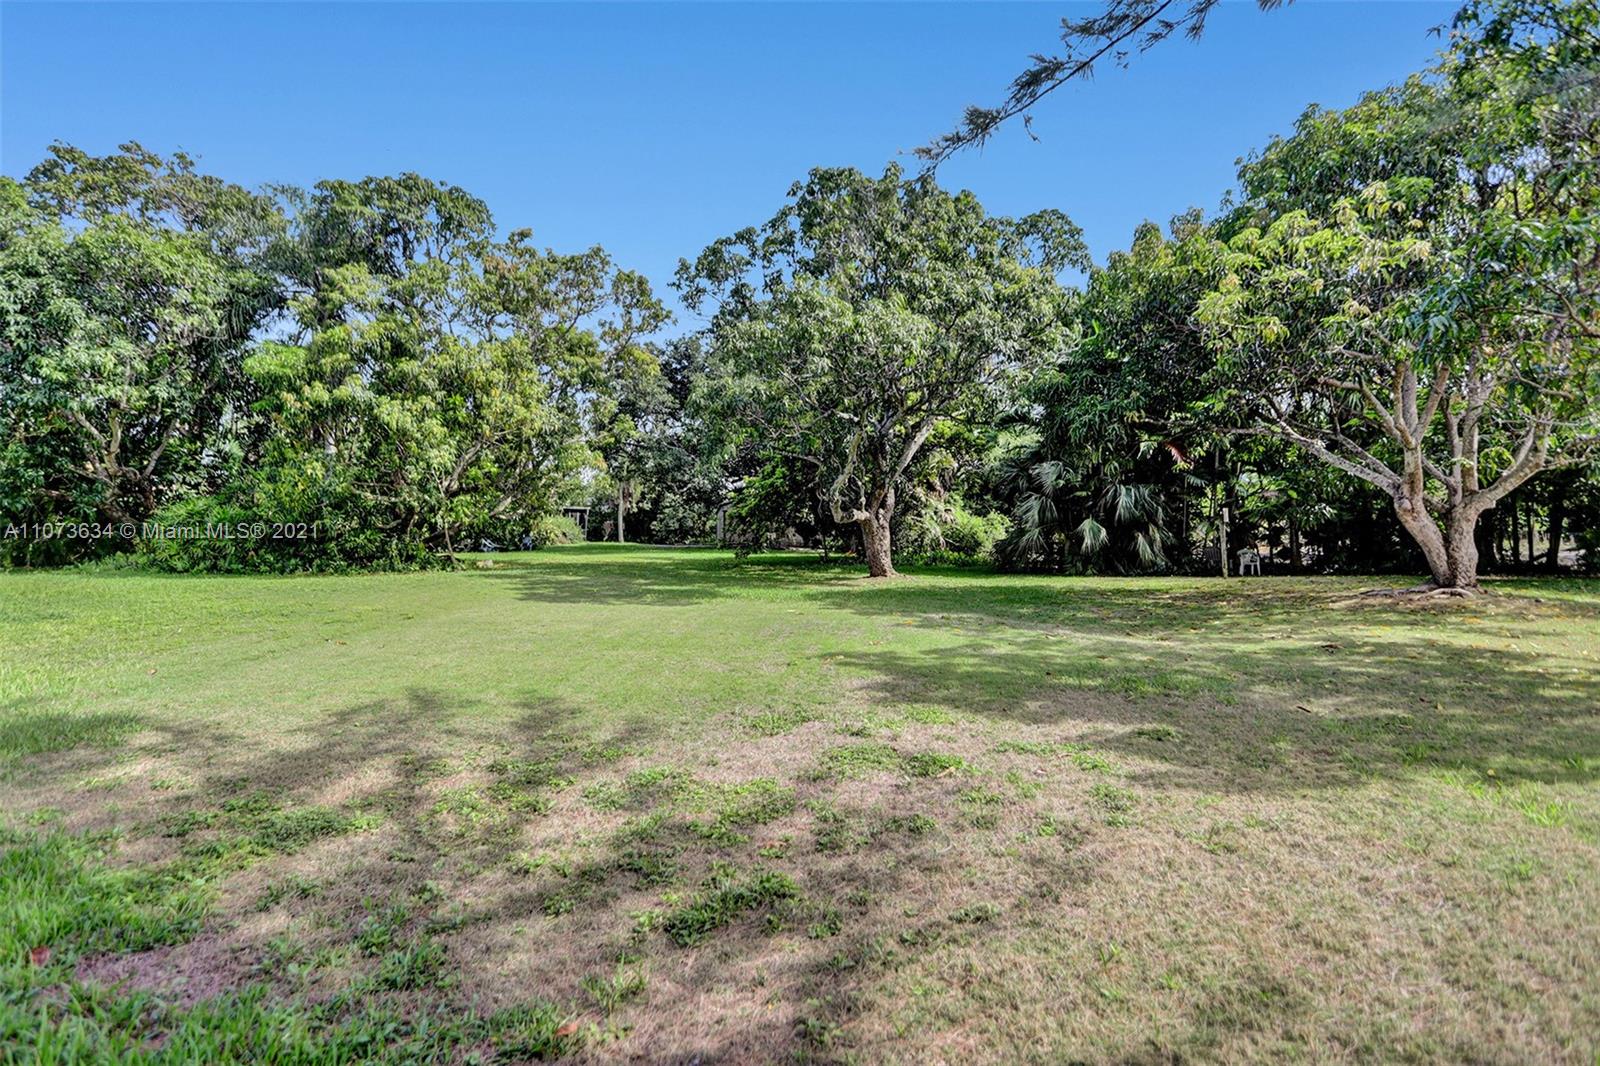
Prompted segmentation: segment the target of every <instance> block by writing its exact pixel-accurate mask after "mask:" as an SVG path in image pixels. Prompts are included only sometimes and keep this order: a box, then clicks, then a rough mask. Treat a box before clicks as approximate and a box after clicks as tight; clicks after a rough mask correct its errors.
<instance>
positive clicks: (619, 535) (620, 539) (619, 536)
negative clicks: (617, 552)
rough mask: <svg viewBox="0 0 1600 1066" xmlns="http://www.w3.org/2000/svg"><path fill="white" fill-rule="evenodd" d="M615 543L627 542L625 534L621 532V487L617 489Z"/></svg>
mask: <svg viewBox="0 0 1600 1066" xmlns="http://www.w3.org/2000/svg"><path fill="white" fill-rule="evenodd" d="M617 543H618V544H626V543H628V538H627V536H626V534H624V533H623V532H622V490H621V489H618V490H617Z"/></svg>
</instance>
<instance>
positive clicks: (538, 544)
mask: <svg viewBox="0 0 1600 1066" xmlns="http://www.w3.org/2000/svg"><path fill="white" fill-rule="evenodd" d="M528 537H529V539H530V540H531V541H532V547H535V548H547V547H549V546H550V545H552V544H581V543H583V542H584V541H585V540H587V539H588V537H587V535H586V534H585V533H584V531H583V530H582V529H580V528H578V523H576V522H574V521H573V520H572V519H570V518H568V517H567V516H566V515H564V514H546V515H540V516H539V517H538V518H536V519H534V523H533V528H532V529H530V530H529V531H528Z"/></svg>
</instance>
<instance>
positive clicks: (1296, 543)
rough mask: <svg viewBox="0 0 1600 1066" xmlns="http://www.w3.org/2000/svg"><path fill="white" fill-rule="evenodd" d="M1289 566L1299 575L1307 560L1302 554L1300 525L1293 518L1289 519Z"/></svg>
mask: <svg viewBox="0 0 1600 1066" xmlns="http://www.w3.org/2000/svg"><path fill="white" fill-rule="evenodd" d="M1289 565H1290V566H1292V567H1294V571H1295V573H1297V574H1298V573H1299V572H1300V571H1301V569H1302V568H1303V567H1304V566H1305V560H1304V558H1303V557H1302V555H1301V552H1300V523H1299V522H1296V521H1295V520H1294V519H1293V518H1291V519H1289Z"/></svg>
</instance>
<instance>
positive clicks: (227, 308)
mask: <svg viewBox="0 0 1600 1066" xmlns="http://www.w3.org/2000/svg"><path fill="white" fill-rule="evenodd" d="M282 231H283V219H282V217H281V215H280V214H279V213H278V211H277V208H276V206H275V205H274V204H273V202H272V201H271V200H270V199H269V198H267V197H265V196H261V195H258V194H255V193H251V192H249V191H247V190H245V189H242V188H240V187H238V186H236V185H231V184H229V183H227V182H224V181H221V180H219V179H217V178H215V177H211V176H209V175H205V174H202V173H200V172H199V171H197V170H196V169H195V166H194V163H193V161H192V160H191V159H189V158H188V157H187V156H184V155H182V154H178V155H174V156H172V157H170V158H166V157H162V156H158V155H156V154H154V153H152V152H149V151H147V150H146V149H144V148H143V147H141V146H140V145H138V144H126V145H123V146H122V147H121V149H119V150H118V151H117V152H115V153H112V154H110V155H106V156H93V155H90V154H88V153H86V152H83V151H81V150H79V149H76V148H73V147H71V146H68V145H63V144H58V145H55V146H53V147H52V148H51V150H50V155H49V158H47V159H46V160H45V161H44V162H43V163H41V164H40V165H39V166H38V167H36V168H34V170H33V171H31V172H30V173H29V174H28V176H27V177H26V178H25V179H24V180H23V181H20V182H18V181H13V180H11V179H0V505H3V507H4V512H5V513H6V514H7V516H8V517H11V518H12V519H14V520H23V521H31V522H60V521H66V522H91V523H93V522H102V523H124V522H129V521H132V522H139V521H142V520H143V519H144V518H146V517H148V516H149V515H150V514H151V513H152V512H153V511H154V510H155V509H156V508H157V507H158V506H160V505H161V504H162V503H164V502H165V501H167V500H168V499H170V498H172V497H173V496H174V495H176V494H180V493H182V492H184V491H194V490H195V489H196V488H203V487H204V486H205V485H206V483H207V481H208V480H209V479H210V477H211V476H212V474H213V473H214V472H215V470H216V469H217V468H216V464H215V463H214V461H213V460H214V459H215V457H216V445H217V440H218V435H219V433H220V432H221V431H222V428H223V426H224V424H225V422H226V420H227V419H228V417H229V416H230V414H231V413H233V412H235V411H236V410H237V408H238V404H239V400H240V391H239V390H240V385H241V365H242V361H243V358H244V352H245V349H246V347H247V345H248V343H249V340H250V338H251V336H252V334H253V332H254V331H255V330H256V329H257V328H258V327H259V326H260V325H261V324H262V323H263V322H264V321H265V320H266V318H267V316H268V315H269V314H270V313H271V312H272V311H273V310H274V309H275V308H276V307H277V306H279V305H280V303H281V296H280V294H279V291H278V288H277V286H276V279H275V278H274V276H273V273H272V268H271V265H270V254H269V253H270V250H271V249H272V248H273V247H274V246H275V243H276V241H277V239H278V237H279V236H280V235H281V233H282Z"/></svg>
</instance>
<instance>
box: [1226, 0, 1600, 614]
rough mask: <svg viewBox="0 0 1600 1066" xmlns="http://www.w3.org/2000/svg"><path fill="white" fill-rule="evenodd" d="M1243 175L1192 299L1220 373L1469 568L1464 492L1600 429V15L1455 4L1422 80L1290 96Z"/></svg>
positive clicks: (1481, 489)
mask: <svg viewBox="0 0 1600 1066" xmlns="http://www.w3.org/2000/svg"><path fill="white" fill-rule="evenodd" d="M1391 142H1392V143H1391ZM1386 145H1387V147H1384V146H1386ZM1363 146H1366V147H1367V149H1368V150H1367V151H1365V152H1363V151H1362V148H1363ZM1352 153H1355V154H1356V156H1358V157H1359V158H1352ZM1397 161H1404V163H1405V165H1399V166H1397V165H1396V163H1397ZM1379 167H1381V168H1382V169H1381V170H1379V169H1377V168H1379ZM1243 177H1244V185H1245V191H1246V193H1247V195H1248V199H1247V202H1246V204H1245V205H1244V206H1245V211H1246V214H1247V215H1248V216H1249V218H1248V221H1247V223H1246V224H1244V225H1243V227H1242V228H1240V229H1239V230H1238V232H1237V233H1235V234H1234V235H1233V236H1232V238H1231V239H1230V240H1229V241H1228V243H1227V248H1226V252H1225V253H1224V258H1225V276H1224V278H1223V280H1222V282H1221V283H1220V284H1219V285H1218V287H1217V288H1216V289H1215V290H1214V291H1213V292H1212V293H1211V294H1210V295H1209V296H1207V297H1206V299H1205V300H1204V301H1203V302H1202V306H1201V309H1200V312H1199V318H1200V320H1201V321H1202V322H1203V323H1204V325H1205V326H1206V328H1207V329H1208V331H1209V334H1210V337H1211V340H1212V342H1213V344H1214V345H1215V347H1216V350H1217V351H1218V352H1219V353H1220V356H1221V360H1220V369H1221V372H1222V378H1221V380H1222V381H1224V382H1225V390H1226V393H1227V395H1228V396H1229V397H1230V398H1231V399H1233V400H1234V401H1236V402H1237V403H1238V404H1239V406H1240V407H1241V409H1245V410H1250V411H1253V412H1254V414H1255V418H1254V420H1253V422H1252V426H1253V428H1254V430H1255V431H1257V432H1264V433H1270V434H1274V435H1277V436H1280V437H1282V438H1284V439H1287V440H1290V441H1292V442H1294V443H1295V444H1296V445H1298V446H1299V447H1300V448H1301V449H1302V450H1303V451H1305V452H1306V453H1308V454H1310V455H1312V456H1314V457H1316V458H1317V459H1320V460H1321V461H1323V462H1325V463H1328V464H1329V465H1331V466H1333V467H1334V468H1336V469H1338V470H1341V471H1343V472H1345V473H1347V474H1350V475H1353V476H1355V477H1358V478H1361V479H1363V480H1365V481H1367V482H1369V483H1371V484H1373V485H1375V486H1377V487H1378V488H1379V489H1381V490H1382V491H1384V492H1385V493H1386V494H1387V495H1388V496H1389V497H1390V498H1391V499H1392V501H1393V504H1394V508H1395V513H1396V515H1397V517H1398V518H1399V520H1400V522H1401V524H1402V525H1403V526H1404V527H1405V528H1406V530H1407V531H1408V532H1409V533H1410V534H1411V536H1412V537H1413V538H1414V539H1415V540H1416V542H1417V544H1418V545H1419V547H1420V548H1421V550H1422V553H1423V555H1424V556H1425V558H1426V560H1427V563H1428V568H1429V571H1430V574H1431V583H1432V584H1433V585H1434V586H1437V587H1439V588H1447V589H1471V588H1472V587H1473V586H1475V585H1476V583H1477V573H1478V551H1479V548H1478V544H1477V541H1476V538H1475V536H1474V532H1475V529H1476V526H1477V523H1478V520H1479V518H1480V517H1481V516H1482V515H1483V514H1484V512H1485V511H1487V510H1488V509H1490V508H1492V507H1494V506H1495V505H1496V504H1497V503H1498V502H1499V501H1500V500H1501V499H1503V498H1504V497H1505V496H1506V495H1507V494H1508V493H1510V492H1512V491H1513V490H1515V489H1516V488H1517V487H1518V486H1519V485H1522V484H1523V483H1525V482H1526V481H1528V479H1530V478H1531V477H1533V476H1534V475H1536V474H1538V473H1539V472H1540V471H1542V470H1545V469H1549V468H1551V467H1552V466H1558V465H1563V464H1570V463H1579V462H1583V461H1585V460H1586V458H1587V456H1588V455H1589V454H1590V452H1591V449H1592V448H1593V446H1594V444H1595V442H1596V440H1597V437H1600V417H1597V412H1596V398H1597V396H1600V16H1597V13H1596V9H1595V7H1594V6H1593V5H1591V4H1577V5H1557V4H1545V3H1521V2H1507V3H1500V4H1493V5H1484V6H1482V7H1478V6H1471V7H1469V8H1468V9H1467V10H1466V11H1464V12H1463V14H1462V16H1461V18H1460V20H1459V22H1458V26H1457V30H1456V34H1455V37H1454V40H1453V42H1452V48H1451V50H1450V52H1449V53H1448V54H1447V56H1446V57H1445V58H1444V60H1443V61H1442V63H1441V65H1440V66H1439V67H1438V68H1437V69H1436V70H1435V71H1434V72H1433V74H1432V76H1431V77H1430V78H1427V79H1417V80H1414V81H1413V82H1410V83H1408V84H1407V86H1406V87H1405V88H1404V90H1402V91H1390V92H1388V93H1383V94H1375V95H1373V96H1370V97H1368V98H1367V99H1365V100H1363V101H1362V102H1361V103H1360V104H1358V105H1357V106H1356V107H1354V108H1352V109H1349V110H1348V111H1344V112H1322V111H1319V112H1313V113H1310V114H1308V115H1307V116H1306V118H1305V119H1303V120H1302V122H1301V124H1300V128H1299V129H1298V130H1297V132H1296V134H1295V135H1294V136H1292V137H1290V138H1287V139H1286V140H1284V141H1282V142H1279V143H1277V144H1274V145H1273V146H1272V147H1271V148H1269V150H1268V151H1267V152H1266V153H1264V154H1263V156H1262V158H1260V159H1258V160H1256V161H1254V162H1253V163H1252V164H1250V165H1248V166H1247V167H1246V168H1245V172H1244V175H1243ZM1297 189H1299V190H1306V193H1305V194H1304V197H1303V198H1302V199H1297V194H1296V192H1295V190H1297Z"/></svg>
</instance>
